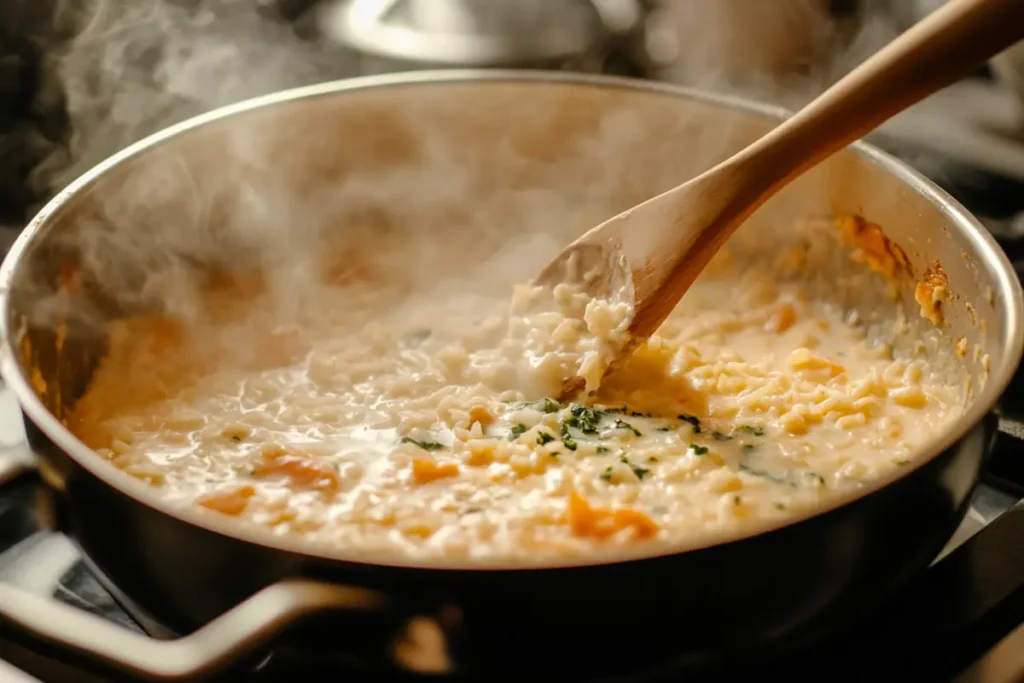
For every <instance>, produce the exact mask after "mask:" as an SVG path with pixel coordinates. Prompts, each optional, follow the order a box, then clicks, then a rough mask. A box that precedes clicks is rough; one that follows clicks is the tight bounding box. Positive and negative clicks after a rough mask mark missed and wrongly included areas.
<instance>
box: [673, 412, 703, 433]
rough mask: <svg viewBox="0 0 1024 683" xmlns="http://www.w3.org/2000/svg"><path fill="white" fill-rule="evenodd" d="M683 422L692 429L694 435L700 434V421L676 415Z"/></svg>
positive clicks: (689, 416) (690, 416)
mask: <svg viewBox="0 0 1024 683" xmlns="http://www.w3.org/2000/svg"><path fill="white" fill-rule="evenodd" d="M677 417H678V418H679V419H680V420H682V421H683V422H689V423H690V425H691V426H692V427H693V433H694V434H700V420H698V419H697V418H695V417H694V416H693V415H685V414H684V415H678V416H677Z"/></svg>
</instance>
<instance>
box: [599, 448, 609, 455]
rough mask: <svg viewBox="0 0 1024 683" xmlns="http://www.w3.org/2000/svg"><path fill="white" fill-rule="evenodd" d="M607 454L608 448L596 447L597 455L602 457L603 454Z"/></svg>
mask: <svg viewBox="0 0 1024 683" xmlns="http://www.w3.org/2000/svg"><path fill="white" fill-rule="evenodd" d="M608 452H609V451H608V448H607V447H606V446H598V447H597V453H598V455H604V454H605V453H608Z"/></svg>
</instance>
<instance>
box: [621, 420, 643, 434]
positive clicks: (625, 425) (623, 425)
mask: <svg viewBox="0 0 1024 683" xmlns="http://www.w3.org/2000/svg"><path fill="white" fill-rule="evenodd" d="M615 428H616V429H628V430H629V431H631V432H633V435H634V436H643V434H641V433H640V430H638V429H637V428H636V427H634V426H633V425H631V424H629V423H628V422H625V421H623V420H616V421H615Z"/></svg>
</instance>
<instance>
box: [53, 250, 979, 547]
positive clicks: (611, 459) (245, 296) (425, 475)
mask: <svg viewBox="0 0 1024 683" xmlns="http://www.w3.org/2000/svg"><path fill="white" fill-rule="evenodd" d="M407 296H408V292H407V291H404V290H401V288H397V287H390V288H389V286H388V285H387V283H385V282H381V281H378V280H374V279H369V280H367V281H363V282H360V281H358V279H357V281H351V280H347V281H346V282H344V283H324V284H323V286H321V287H318V288H315V291H311V292H309V295H308V296H306V297H304V298H303V302H302V305H301V306H300V307H299V309H298V310H296V311H293V312H292V314H291V315H290V316H289V317H288V320H287V323H284V322H283V321H282V319H281V317H280V316H278V315H276V314H275V313H274V312H273V311H274V310H275V307H274V305H273V303H272V302H271V301H269V299H268V297H269V295H268V294H267V293H266V292H265V291H262V290H260V289H259V288H258V287H254V288H245V287H242V288H239V287H232V286H229V287H220V288H215V289H212V290H211V291H210V292H209V295H208V300H207V306H206V311H205V314H204V315H203V316H202V317H201V318H200V319H197V320H195V321H189V322H188V323H184V322H181V321H176V320H171V319H167V318H163V317H140V318H134V319H130V320H124V321H120V322H118V323H116V324H115V326H114V328H113V329H112V330H111V334H110V352H109V354H108V356H107V357H106V358H105V360H104V361H103V362H102V364H101V365H100V367H99V369H98V371H97V373H96V375H95V377H94V379H93V382H92V384H91V387H90V388H89V390H88V392H87V393H86V394H85V396H84V397H83V398H82V399H81V400H80V401H79V403H78V405H77V406H76V409H75V411H74V413H73V415H72V416H71V418H70V420H69V424H70V426H71V428H72V430H73V431H74V432H75V434H76V435H77V436H78V437H79V438H80V439H81V440H82V441H84V442H85V443H86V444H87V445H88V446H90V447H92V448H94V449H96V450H97V451H98V452H99V453H100V454H101V455H102V456H103V457H105V458H107V459H108V460H110V461H111V462H112V463H113V464H115V465H116V466H117V467H119V468H122V469H123V470H124V471H126V472H128V473H129V474H132V475H134V476H136V477H138V478H140V479H142V480H144V481H146V482H149V483H150V484H151V485H152V486H153V487H155V488H157V489H158V490H159V492H160V495H161V496H163V497H164V498H165V499H167V500H169V501H173V502H175V503H178V504H181V505H189V506H199V507H200V508H202V509H203V510H205V511H206V512H207V514H211V515H222V516H228V517H232V518H237V519H238V520H239V523H245V524H251V525H257V526H260V527H265V528H267V529H269V530H271V531H272V532H273V533H275V534H281V535H296V536H300V537H302V538H304V539H306V540H307V541H308V542H310V543H313V544H320V545H326V546H330V547H335V548H344V549H346V550H349V551H354V552H366V553H372V554H374V555H375V556H380V555H383V556H385V557H387V556H390V557H395V558H410V557H411V558H416V559H430V558H445V559H452V558H457V559H464V560H470V561H472V560H479V561H484V560H487V561H489V560H499V561H517V560H535V559H537V558H547V557H566V556H585V555H586V554H587V553H589V552H592V551H593V550H594V549H595V548H603V547H608V546H631V545H635V544H641V543H650V542H654V541H659V540H660V541H665V542H672V543H676V542H678V543H686V542H687V540H693V539H698V538H712V537H714V536H715V535H721V534H723V533H732V532H736V531H742V529H743V528H744V527H751V528H752V526H754V525H763V524H765V523H766V522H772V521H776V522H781V521H784V520H786V519H789V518H792V517H794V516H797V515H802V514H805V513H807V512H808V511H811V510H813V509H814V508H817V507H820V506H822V505H823V504H826V503H827V502H828V501H829V500H831V499H833V498H834V497H835V496H838V495H843V494H845V493H847V492H849V491H851V490H855V489H857V488H860V487H863V486H864V485H865V484H867V483H870V482H871V481H873V480H875V479H877V478H878V477H882V476H885V475H887V474H888V473H890V472H891V471H892V470H894V469H896V468H900V467H903V466H906V465H907V464H909V463H910V462H911V461H912V459H913V458H914V457H915V453H917V452H919V450H920V448H921V446H922V445H923V444H925V443H926V442H927V441H929V439H930V438H931V437H933V436H934V435H936V434H937V433H939V432H940V431H941V430H942V429H943V428H944V427H945V426H946V425H947V424H948V423H949V422H950V421H951V420H953V419H954V418H955V416H956V415H957V414H958V412H959V409H960V405H961V402H962V390H961V389H958V388H955V387H954V385H953V384H951V383H947V382H946V381H944V379H943V378H941V377H938V376H936V375H934V374H933V373H931V372H930V368H929V366H928V365H927V363H925V362H924V361H922V360H914V359H912V358H898V357H895V356H894V354H893V351H892V349H891V348H890V347H889V346H887V345H886V344H883V343H876V342H873V341H871V340H870V339H869V338H868V337H867V335H866V333H865V331H864V330H863V329H861V328H859V327H857V326H855V325H851V324H849V323H848V321H847V319H846V317H845V316H844V315H843V312H842V311H839V310H837V309H835V308H833V307H832V306H830V305H829V304H828V303H827V302H823V301H815V300H812V299H810V298H809V297H808V296H807V295H806V294H805V292H803V291H802V290H801V289H800V288H799V286H798V285H796V284H792V285H787V284H780V283H777V282H775V281H774V278H773V276H772V273H770V272H768V271H767V270H765V271H760V270H758V269H756V268H753V269H751V268H748V269H744V270H743V272H723V273H718V274H710V273H708V274H706V276H704V277H702V278H701V279H700V280H699V281H698V282H697V283H696V285H695V286H694V287H693V288H692V289H691V290H690V291H689V292H688V294H687V295H686V297H684V299H683V301H682V302H681V303H680V305H679V306H678V308H677V309H676V311H675V312H674V313H673V314H672V316H670V318H669V319H668V320H667V321H666V322H665V324H664V325H663V326H662V327H661V328H660V329H659V330H658V332H657V333H656V334H655V335H654V336H652V337H651V338H650V339H649V340H648V341H647V342H646V343H644V344H643V345H642V346H640V347H639V349H638V350H637V351H636V352H635V354H633V355H632V356H631V357H630V358H629V359H628V360H627V361H626V362H625V364H624V365H623V366H621V368H618V369H617V370H616V371H615V372H613V373H611V374H609V375H608V376H607V377H606V378H605V379H604V380H603V381H599V380H600V378H601V376H602V375H603V373H604V368H605V367H606V365H607V358H608V353H609V350H610V349H611V350H613V349H614V348H616V344H619V343H621V341H622V335H623V334H625V333H626V327H627V326H628V321H629V318H630V314H631V311H630V309H629V306H628V305H625V304H621V303H612V302H607V301H603V300H591V299H589V298H588V297H587V296H586V295H585V294H583V293H581V292H579V291H576V290H575V289H573V288H572V287H569V286H567V285H561V286H559V287H557V288H555V289H554V290H548V289H543V290H542V289H540V288H536V287H531V286H525V285H524V286H520V287H517V288H516V289H515V292H514V296H513V306H512V308H511V310H510V309H509V306H508V299H507V297H501V296H496V295H494V294H493V293H478V294H475V293H473V292H468V293H465V295H463V296H461V297H460V299H459V301H458V303H457V305H456V304H454V303H453V302H452V301H451V300H449V299H446V298H444V297H440V298H437V299H434V300H430V299H429V298H425V299H424V300H422V301H418V302H417V304H416V305H415V306H399V305H397V304H398V303H399V302H403V301H406V297H407ZM573 375H577V376H579V377H580V378H582V379H584V380H585V382H586V385H587V389H588V390H589V391H590V392H591V393H585V394H584V396H585V399H581V400H580V402H578V403H562V402H560V401H558V400H556V399H555V396H557V395H558V393H559V390H560V387H561V386H562V382H563V380H564V379H565V378H566V377H568V376H573Z"/></svg>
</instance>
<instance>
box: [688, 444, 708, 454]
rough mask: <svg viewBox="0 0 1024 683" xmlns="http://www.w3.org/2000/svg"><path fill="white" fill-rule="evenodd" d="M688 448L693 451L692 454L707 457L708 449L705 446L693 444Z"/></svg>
mask: <svg viewBox="0 0 1024 683" xmlns="http://www.w3.org/2000/svg"><path fill="white" fill-rule="evenodd" d="M690 448H691V449H693V452H694V454H696V455H707V453H708V447H707V446H698V445H697V444H695V443H691V444H690Z"/></svg>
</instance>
